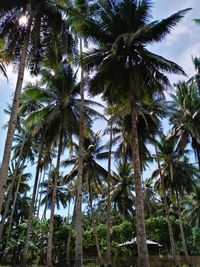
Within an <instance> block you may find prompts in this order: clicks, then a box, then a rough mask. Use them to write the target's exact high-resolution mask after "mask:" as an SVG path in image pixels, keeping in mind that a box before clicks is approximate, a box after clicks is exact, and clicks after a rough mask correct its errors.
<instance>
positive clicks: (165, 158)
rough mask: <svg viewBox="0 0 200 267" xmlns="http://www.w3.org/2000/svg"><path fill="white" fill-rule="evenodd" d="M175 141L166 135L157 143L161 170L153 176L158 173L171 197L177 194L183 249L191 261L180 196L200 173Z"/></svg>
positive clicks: (189, 187) (192, 185)
mask: <svg viewBox="0 0 200 267" xmlns="http://www.w3.org/2000/svg"><path fill="white" fill-rule="evenodd" d="M174 142H175V141H174V140H172V139H170V140H169V139H167V138H165V137H164V138H162V139H161V142H160V143H159V144H158V145H157V147H158V150H157V159H158V160H159V164H160V170H156V171H155V172H154V174H153V177H155V175H157V179H158V181H159V185H160V186H161V182H163V183H164V191H165V194H166V192H167V195H168V196H169V197H170V196H171V195H173V196H175V199H176V205H177V208H178V215H179V224H180V230H181V239H182V244H183V249H184V253H185V255H186V257H187V262H188V263H189V257H188V252H187V246H186V241H185V234H184V229H183V219H182V213H181V208H180V196H181V195H183V194H185V193H189V192H191V191H192V189H193V187H194V185H195V179H196V178H197V177H198V175H199V174H198V170H197V168H196V167H195V166H193V165H192V164H190V163H189V161H188V159H187V158H186V157H185V156H184V154H185V153H187V150H183V151H181V152H180V150H179V147H177V146H176V145H175V143H174ZM160 173H161V175H162V179H163V178H164V181H161V175H160ZM180 177H181V179H180ZM165 205H166V203H165ZM167 206H168V205H167ZM168 208H169V207H167V208H165V209H166V210H168ZM166 215H167V217H168V211H167V212H166ZM167 220H169V222H168V224H170V218H167ZM170 227H171V226H170ZM170 231H171V230H170ZM171 243H172V240H171ZM173 246H174V244H172V249H173ZM174 253H175V252H173V254H174Z"/></svg>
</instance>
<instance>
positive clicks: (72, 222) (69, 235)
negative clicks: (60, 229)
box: [67, 200, 76, 266]
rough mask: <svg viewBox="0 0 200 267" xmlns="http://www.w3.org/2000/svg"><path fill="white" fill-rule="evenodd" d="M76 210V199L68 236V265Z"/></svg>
mask: <svg viewBox="0 0 200 267" xmlns="http://www.w3.org/2000/svg"><path fill="white" fill-rule="evenodd" d="M75 212H76V200H75V203H74V210H73V215H72V221H71V225H70V229H69V234H68V238H67V266H70V246H71V239H72V226H73V224H74V220H75Z"/></svg>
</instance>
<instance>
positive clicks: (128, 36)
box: [83, 0, 188, 266]
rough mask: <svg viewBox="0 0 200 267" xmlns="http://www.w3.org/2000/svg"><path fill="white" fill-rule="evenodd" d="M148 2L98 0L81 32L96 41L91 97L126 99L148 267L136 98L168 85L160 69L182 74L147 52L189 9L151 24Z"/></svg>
mask: <svg viewBox="0 0 200 267" xmlns="http://www.w3.org/2000/svg"><path fill="white" fill-rule="evenodd" d="M151 5H152V1H147V0H145V1H137V0H122V1H116V2H115V1H112V2H111V1H108V0H107V1H101V3H100V5H99V6H98V11H99V15H98V16H96V17H92V16H90V17H88V18H87V19H86V23H85V25H84V28H83V31H84V33H85V34H87V35H88V36H90V37H91V38H92V40H93V41H96V42H97V44H100V45H99V46H98V47H97V48H96V47H95V48H94V49H93V50H92V51H90V52H89V53H88V54H87V55H85V68H87V69H94V66H97V72H96V75H94V77H93V79H92V82H91V92H92V93H93V95H95V94H98V93H100V92H102V91H103V93H104V97H105V98H109V99H110V98H111V99H112V100H113V102H114V100H115V99H117V98H118V97H119V96H123V97H125V98H127V99H129V100H130V106H131V124H132V125H131V127H132V140H131V141H132V142H131V144H132V152H133V155H134V156H133V160H132V162H133V167H134V173H135V189H136V206H137V238H138V239H137V240H138V242H137V244H138V252H139V258H140V265H141V266H149V260H148V251H147V245H146V233H145V224H144V207H143V193H142V185H141V168H140V156H139V146H138V134H137V123H136V122H137V112H136V102H137V100H138V99H139V98H140V99H141V98H142V97H143V96H144V95H145V93H147V92H151V91H152V90H157V91H162V90H163V89H164V88H166V87H168V86H169V80H168V78H167V77H166V75H165V74H164V73H175V74H183V73H184V72H183V70H182V69H181V68H180V67H179V66H178V65H176V64H175V63H173V62H171V61H168V60H166V59H164V58H163V57H161V56H159V55H156V54H154V53H152V52H150V51H148V50H147V48H146V46H147V45H148V44H150V43H153V42H158V41H161V40H162V39H163V38H164V37H165V36H166V35H167V34H168V33H169V32H170V29H171V28H172V27H173V26H175V25H176V24H177V23H178V22H179V21H180V19H181V18H182V17H183V16H184V14H185V13H186V12H187V11H188V10H183V11H180V12H177V13H175V14H173V15H172V16H170V17H169V18H167V19H164V20H162V21H153V22H150V18H151Z"/></svg>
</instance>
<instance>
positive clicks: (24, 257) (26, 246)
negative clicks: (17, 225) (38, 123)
mask: <svg viewBox="0 0 200 267" xmlns="http://www.w3.org/2000/svg"><path fill="white" fill-rule="evenodd" d="M42 151H43V141H42V143H41V145H40V151H39V156H38V163H37V168H36V174H35V182H34V186H33V194H32V198H31V205H30V208H29V216H28V224H27V229H26V238H25V244H24V249H23V253H22V259H21V264H20V266H22V267H25V266H26V264H27V257H28V249H29V240H30V236H31V227H32V221H33V215H34V207H35V200H36V191H37V186H38V180H39V174H40V164H41V160H42Z"/></svg>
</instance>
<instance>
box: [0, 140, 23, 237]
mask: <svg viewBox="0 0 200 267" xmlns="http://www.w3.org/2000/svg"><path fill="white" fill-rule="evenodd" d="M25 140H26V137H24V139H23V142H22V145H21V147H20V151H19V156H18V160H17V164H16V166H15V170H14V173H13V179H12V183H11V185H10V188H9V191H8V197H7V201H6V207H5V211H4V215H3V218H2V221H1V226H0V241H1V238H2V234H3V229H4V225H5V219H6V217H7V215H8V211H9V207H10V201H11V196H12V192H13V187H14V184H15V181H16V177H17V171H18V169H19V166H20V163H21V159H22V153H23V150H24V145H25ZM20 182H21V177H20V179H19V181H18V185H19V184H20ZM18 185H17V188H18ZM15 194H16V193H15ZM14 210H15V199H14V202H13V206H12V211H11V216H10V222H11V223H12V217H13V216H12V214H13V213H14ZM9 226H10V225H9ZM9 228H10V227H8V233H7V239H8V238H9V236H10V231H9Z"/></svg>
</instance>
